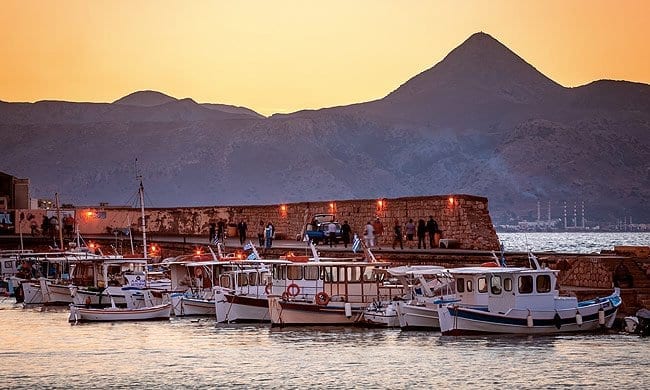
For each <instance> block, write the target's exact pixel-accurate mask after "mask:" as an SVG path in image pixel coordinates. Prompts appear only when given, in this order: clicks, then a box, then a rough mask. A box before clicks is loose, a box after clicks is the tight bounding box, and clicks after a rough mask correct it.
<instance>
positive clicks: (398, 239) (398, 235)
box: [393, 218, 404, 249]
mask: <svg viewBox="0 0 650 390" xmlns="http://www.w3.org/2000/svg"><path fill="white" fill-rule="evenodd" d="M393 235H394V237H393V249H395V246H396V245H397V244H398V243H399V247H400V249H404V242H403V241H402V225H400V224H399V221H398V220H397V218H395V224H394V226H393Z"/></svg>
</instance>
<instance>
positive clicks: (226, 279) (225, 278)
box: [219, 275, 232, 288]
mask: <svg viewBox="0 0 650 390" xmlns="http://www.w3.org/2000/svg"><path fill="white" fill-rule="evenodd" d="M219 285H220V286H221V287H224V288H232V287H231V286H230V275H221V277H220V278H219Z"/></svg>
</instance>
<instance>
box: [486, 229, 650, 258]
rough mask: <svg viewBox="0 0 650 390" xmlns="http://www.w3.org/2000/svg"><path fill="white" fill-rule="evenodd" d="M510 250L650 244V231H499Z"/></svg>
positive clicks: (578, 249)
mask: <svg viewBox="0 0 650 390" xmlns="http://www.w3.org/2000/svg"><path fill="white" fill-rule="evenodd" d="M498 236H499V240H501V242H502V243H503V245H504V247H505V250H506V251H521V252H526V251H527V249H526V248H530V249H531V250H532V251H533V252H545V251H556V252H571V253H600V251H602V250H603V249H610V250H611V249H614V246H619V245H646V246H648V245H650V232H643V233H641V232H639V233H628V232H625V233H498Z"/></svg>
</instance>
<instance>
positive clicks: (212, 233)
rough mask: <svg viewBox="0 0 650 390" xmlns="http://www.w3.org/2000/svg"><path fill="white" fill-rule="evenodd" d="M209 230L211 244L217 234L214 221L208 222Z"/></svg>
mask: <svg viewBox="0 0 650 390" xmlns="http://www.w3.org/2000/svg"><path fill="white" fill-rule="evenodd" d="M209 232H210V244H213V243H214V239H215V237H216V236H217V224H216V223H214V222H211V223H210V229H209Z"/></svg>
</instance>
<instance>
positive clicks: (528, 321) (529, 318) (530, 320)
mask: <svg viewBox="0 0 650 390" xmlns="http://www.w3.org/2000/svg"><path fill="white" fill-rule="evenodd" d="M526 326H527V327H529V328H532V327H533V316H532V315H531V314H530V310H528V315H527V316H526Z"/></svg>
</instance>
